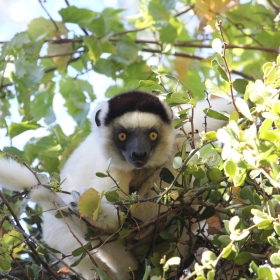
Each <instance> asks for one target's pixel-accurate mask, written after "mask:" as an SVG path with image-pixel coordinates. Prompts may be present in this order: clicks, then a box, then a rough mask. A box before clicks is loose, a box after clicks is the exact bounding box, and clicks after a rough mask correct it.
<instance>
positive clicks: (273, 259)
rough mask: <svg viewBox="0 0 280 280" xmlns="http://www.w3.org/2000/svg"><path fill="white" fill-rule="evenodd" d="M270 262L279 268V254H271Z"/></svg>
mask: <svg viewBox="0 0 280 280" xmlns="http://www.w3.org/2000/svg"><path fill="white" fill-rule="evenodd" d="M270 261H271V262H272V264H273V265H276V266H280V256H279V253H273V254H272V255H271V256H270Z"/></svg>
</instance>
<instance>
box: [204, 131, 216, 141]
mask: <svg viewBox="0 0 280 280" xmlns="http://www.w3.org/2000/svg"><path fill="white" fill-rule="evenodd" d="M204 137H205V139H206V140H215V139H217V132H216V131H208V132H206V133H205V134H204Z"/></svg>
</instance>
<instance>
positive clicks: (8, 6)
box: [0, 0, 121, 149]
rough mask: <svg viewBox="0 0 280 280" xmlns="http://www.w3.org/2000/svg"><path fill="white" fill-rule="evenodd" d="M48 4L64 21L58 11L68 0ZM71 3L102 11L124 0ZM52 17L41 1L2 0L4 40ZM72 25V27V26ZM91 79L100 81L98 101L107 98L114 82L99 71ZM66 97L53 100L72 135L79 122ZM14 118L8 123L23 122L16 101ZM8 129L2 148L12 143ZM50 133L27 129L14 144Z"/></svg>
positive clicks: (0, 135)
mask: <svg viewBox="0 0 280 280" xmlns="http://www.w3.org/2000/svg"><path fill="white" fill-rule="evenodd" d="M42 2H43V5H44V7H45V8H46V9H47V11H48V12H49V14H50V15H51V17H52V18H53V19H54V20H61V17H60V15H59V14H58V11H59V10H60V9H61V8H64V7H66V3H65V1H64V0H56V1H54V0H47V1H42ZM68 2H69V3H70V5H76V6H77V7H81V8H88V9H91V10H94V11H96V12H100V11H102V10H103V9H104V8H105V7H107V6H108V7H119V4H120V3H119V2H121V1H120V0H68ZM40 16H42V17H45V18H48V16H47V14H46V12H45V11H44V9H43V8H42V7H41V5H40V3H39V0H0V41H1V42H3V41H9V40H10V39H12V38H13V36H14V35H15V34H16V33H18V32H21V31H25V30H26V29H27V26H28V24H29V23H30V21H31V20H32V19H34V18H37V17H40ZM71 28H72V27H71ZM87 79H88V80H89V81H91V80H92V81H93V80H95V81H98V84H97V83H95V84H94V92H95V94H96V95H97V97H98V100H100V99H103V98H104V92H105V90H106V89H107V87H108V86H109V85H110V84H112V83H113V82H112V81H110V80H109V79H108V78H107V77H106V76H104V75H99V74H97V73H90V74H89V76H88V77H87ZM63 103H64V100H63V98H62V97H61V95H60V94H56V95H55V98H54V102H53V106H54V111H55V113H56V116H57V120H58V121H57V122H58V123H59V124H60V125H61V127H62V129H63V131H64V132H65V133H66V134H71V133H72V132H73V131H74V126H75V122H74V121H73V119H72V118H71V117H70V116H69V115H68V114H67V113H66V109H65V108H64V107H63ZM12 106H13V108H14V109H13V110H12V117H11V119H8V120H7V122H8V123H10V122H11V121H13V122H20V121H21V116H20V115H19V113H18V111H17V103H16V100H15V101H14V102H13V103H12ZM6 132H7V131H6V129H0V149H3V147H4V146H10V145H11V143H10V139H9V138H8V137H6V136H5V135H6ZM44 135H47V131H46V128H40V129H37V130H30V131H26V132H24V133H22V134H20V135H19V136H16V137H15V138H13V140H12V141H13V142H12V145H13V146H15V147H17V148H19V149H22V148H23V146H24V144H25V143H26V142H27V141H28V140H29V139H30V138H32V137H42V136H44Z"/></svg>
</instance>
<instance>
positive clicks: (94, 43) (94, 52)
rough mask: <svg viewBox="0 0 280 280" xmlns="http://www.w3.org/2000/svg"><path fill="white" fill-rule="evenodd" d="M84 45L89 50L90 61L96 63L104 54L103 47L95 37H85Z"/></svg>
mask: <svg viewBox="0 0 280 280" xmlns="http://www.w3.org/2000/svg"><path fill="white" fill-rule="evenodd" d="M83 41H84V44H85V45H86V46H87V48H88V55H89V57H90V59H91V60H92V61H93V62H94V63H96V62H97V61H98V59H99V58H100V56H101V54H102V47H101V43H100V41H99V40H97V39H96V38H95V37H94V36H91V37H84V38H83Z"/></svg>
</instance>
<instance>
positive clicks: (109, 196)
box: [105, 190, 120, 202]
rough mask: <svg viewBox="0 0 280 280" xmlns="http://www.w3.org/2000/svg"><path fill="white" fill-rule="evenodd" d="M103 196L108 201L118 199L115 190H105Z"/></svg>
mask: <svg viewBox="0 0 280 280" xmlns="http://www.w3.org/2000/svg"><path fill="white" fill-rule="evenodd" d="M105 197H106V199H107V200H108V201H109V202H116V201H119V200H120V197H119V194H118V192H117V190H114V191H109V192H106V193H105Z"/></svg>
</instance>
